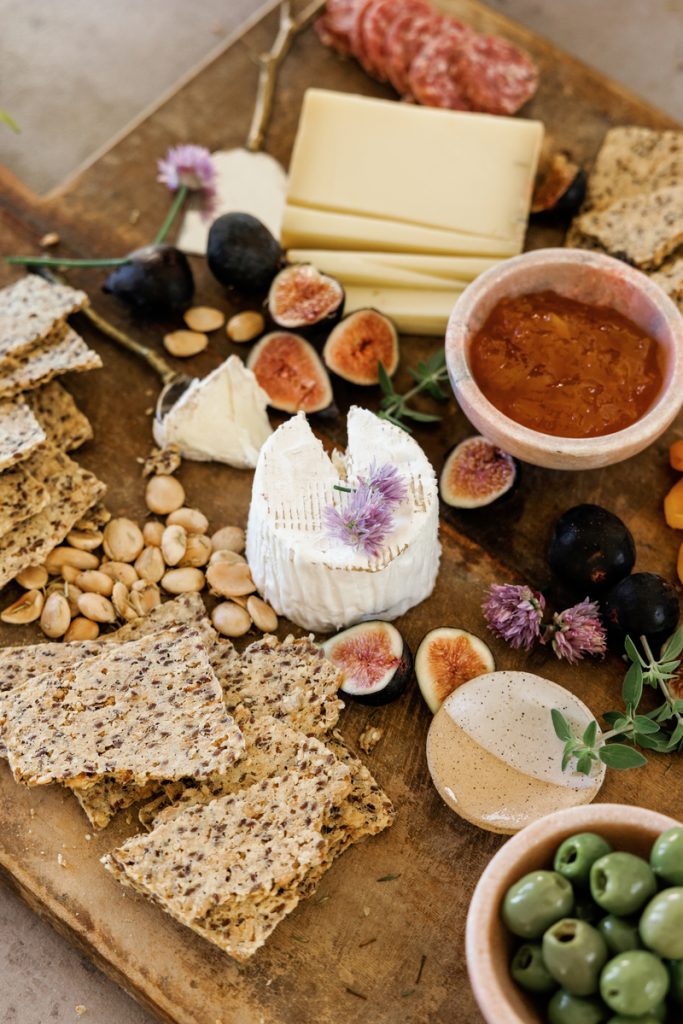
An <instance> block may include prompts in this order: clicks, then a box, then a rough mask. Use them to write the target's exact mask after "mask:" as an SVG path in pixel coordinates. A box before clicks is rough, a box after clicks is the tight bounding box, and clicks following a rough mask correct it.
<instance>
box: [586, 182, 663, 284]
mask: <svg viewBox="0 0 683 1024" xmlns="http://www.w3.org/2000/svg"><path fill="white" fill-rule="evenodd" d="M575 224H576V227H577V228H578V230H579V231H580V232H581V233H582V234H584V235H586V236H587V237H588V238H592V239H594V240H595V241H597V242H599V243H600V245H601V246H603V248H604V249H606V250H607V252H609V253H611V255H613V256H618V257H620V258H621V259H625V260H627V261H628V262H629V263H633V264H634V265H635V266H637V267H640V268H641V269H645V270H655V269H656V268H657V267H659V266H660V265H661V264H662V263H663V261H664V260H665V259H666V257H667V256H668V255H669V254H670V253H671V252H673V250H674V249H676V248H677V246H679V245H680V244H681V243H682V242H683V185H671V186H669V187H668V188H660V189H656V190H655V191H652V192H648V193H643V194H642V195H637V196H632V197H630V198H628V199H620V200H618V201H617V202H614V203H612V204H611V206H608V207H607V208H606V209H605V210H592V211H590V212H589V213H584V214H582V215H581V216H580V217H578V218H577V220H576V222H575Z"/></svg>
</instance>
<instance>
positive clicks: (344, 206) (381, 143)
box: [282, 89, 543, 334]
mask: <svg viewBox="0 0 683 1024" xmlns="http://www.w3.org/2000/svg"><path fill="white" fill-rule="evenodd" d="M542 140H543V125H542V124H541V123H540V122H538V121H525V120H518V119H515V118H509V117H494V116H491V115H487V114H472V113H461V112H458V111H450V110H437V109H429V108H425V107H417V106H410V105H408V104H400V103H395V102H391V101H386V100H375V99H368V98H366V97H363V96H354V95H347V94H344V93H336V92H328V91H326V90H322V89H309V90H308V91H307V92H306V96H305V98H304V104H303V109H302V113H301V119H300V122H299V129H298V132H297V137H296V141H295V144H294V151H293V154H292V161H291V166H290V174H289V187H288V192H287V205H286V207H285V212H284V217H283V223H282V243H283V245H284V247H285V248H286V249H287V250H288V254H287V255H288V258H289V259H290V260H291V261H293V262H310V263H313V264H314V265H315V266H316V267H317V268H318V269H319V270H322V271H324V272H326V273H329V274H332V275H333V276H334V277H337V278H338V279H339V280H340V281H341V282H342V284H344V286H345V288H346V296H347V302H346V309H347V311H348V312H351V311H353V310H354V309H358V308H361V307H363V306H374V307H376V308H378V309H380V310H381V312H383V313H385V314H387V315H388V316H391V317H393V319H394V320H395V321H396V323H397V326H398V327H399V329H401V330H404V331H412V332H414V333H424V334H441V333H443V331H444V329H445V326H446V322H447V320H448V316H449V314H450V311H451V309H452V307H453V303H454V301H455V299H456V298H457V295H458V294H459V293H460V292H461V291H462V290H463V289H464V288H465V287H466V285H467V283H468V282H469V281H471V280H473V279H474V278H475V277H476V276H477V275H478V274H480V273H481V272H482V271H484V270H487V269H488V268H489V267H491V266H493V265H494V264H495V263H496V262H498V261H499V260H501V259H504V258H506V257H508V256H513V255H516V254H517V253H519V252H521V251H522V247H523V245H524V234H525V231H526V224H527V218H528V215H529V205H530V201H531V192H532V188H533V182H534V177H535V174H536V168H537V164H538V157H539V153H540V148H541V143H542Z"/></svg>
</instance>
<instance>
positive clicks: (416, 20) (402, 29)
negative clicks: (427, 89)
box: [385, 0, 443, 96]
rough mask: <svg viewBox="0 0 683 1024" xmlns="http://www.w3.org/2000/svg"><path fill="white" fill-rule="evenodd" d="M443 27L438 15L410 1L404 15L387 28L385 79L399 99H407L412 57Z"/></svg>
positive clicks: (420, 0)
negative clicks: (403, 97) (399, 95)
mask: <svg viewBox="0 0 683 1024" xmlns="http://www.w3.org/2000/svg"><path fill="white" fill-rule="evenodd" d="M442 23H443V18H442V16H441V15H440V14H437V13H436V11H435V10H434V9H433V8H431V7H430V6H429V4H427V3H424V2H423V0H411V2H410V4H408V3H406V5H405V12H404V14H402V15H401V16H400V17H398V18H396V20H395V21H393V22H392V24H391V25H390V27H389V31H388V33H387V41H386V54H387V59H386V64H385V71H386V74H387V78H388V79H389V81H390V82H391V84H392V85H393V87H394V89H396V91H397V92H398V93H400V94H401V95H402V96H406V95H410V87H409V85H408V72H409V71H410V65H411V64H412V62H413V59H414V57H415V56H416V54H417V53H418V51H419V50H420V49H421V47H422V45H423V44H424V43H425V42H426V40H427V39H429V38H430V36H432V35H436V34H438V32H439V29H440V27H441V25H442Z"/></svg>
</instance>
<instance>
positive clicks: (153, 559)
mask: <svg viewBox="0 0 683 1024" xmlns="http://www.w3.org/2000/svg"><path fill="white" fill-rule="evenodd" d="M135 571H136V572H137V574H138V576H139V577H140V579H141V580H146V581H147V582H148V583H158V582H159V580H160V579H161V577H162V576H163V575H164V573H165V572H166V566H165V565H164V559H163V556H162V553H161V551H160V549H159V548H155V547H149V548H143V549H142V551H141V552H140V554H139V555H138V557H137V558H136V559H135Z"/></svg>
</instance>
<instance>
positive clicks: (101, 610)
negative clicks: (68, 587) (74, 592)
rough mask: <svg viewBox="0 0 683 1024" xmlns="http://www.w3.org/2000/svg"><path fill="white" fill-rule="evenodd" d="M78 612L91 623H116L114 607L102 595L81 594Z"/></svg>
mask: <svg viewBox="0 0 683 1024" xmlns="http://www.w3.org/2000/svg"><path fill="white" fill-rule="evenodd" d="M78 610H79V612H80V613H81V615H84V616H85V617H86V619H92V621H93V622H116V611H115V610H114V605H113V604H112V603H111V601H109V600H108V599H107V598H106V597H104V596H103V595H102V594H81V596H80V597H79V599H78Z"/></svg>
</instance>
